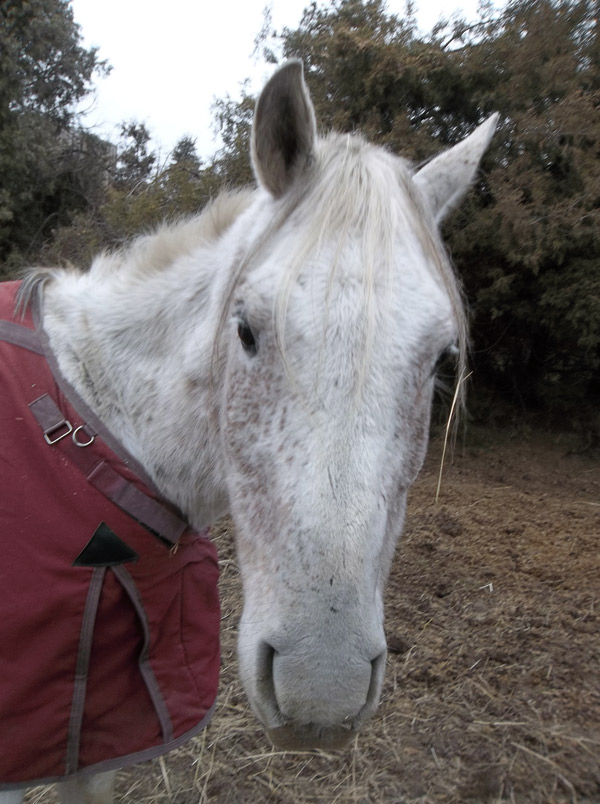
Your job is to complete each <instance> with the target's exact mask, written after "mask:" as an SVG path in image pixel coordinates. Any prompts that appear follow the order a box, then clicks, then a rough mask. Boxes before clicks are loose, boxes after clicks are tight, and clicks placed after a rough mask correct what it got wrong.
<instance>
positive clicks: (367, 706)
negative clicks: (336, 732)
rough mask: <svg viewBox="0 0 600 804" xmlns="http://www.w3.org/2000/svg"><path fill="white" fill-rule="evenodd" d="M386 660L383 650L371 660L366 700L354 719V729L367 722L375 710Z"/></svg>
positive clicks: (385, 651) (385, 650)
mask: <svg viewBox="0 0 600 804" xmlns="http://www.w3.org/2000/svg"><path fill="white" fill-rule="evenodd" d="M386 658H387V649H384V650H382V651H381V653H380V654H379V656H376V657H375V658H374V659H372V660H371V681H370V683H369V689H368V691H367V700H366V701H365V703H364V705H363V706H362V708H361V710H360V712H359V713H358V715H357V717H356V721H355V726H356V727H358V726H360V725H361V724H362V723H364V722H365V721H366V720H368V719H369V718H370V717H371V715H372V714H373V713H374V712H375V710H376V709H377V705H378V703H379V696H380V694H381V687H382V686H383V677H384V675H385V662H386Z"/></svg>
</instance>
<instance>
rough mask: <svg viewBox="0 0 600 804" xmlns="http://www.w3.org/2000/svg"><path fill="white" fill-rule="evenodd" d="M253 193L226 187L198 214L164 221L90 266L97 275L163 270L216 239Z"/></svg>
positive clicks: (232, 221) (235, 217)
mask: <svg viewBox="0 0 600 804" xmlns="http://www.w3.org/2000/svg"><path fill="white" fill-rule="evenodd" d="M251 197H252V191H251V190H238V191H224V192H222V193H221V194H220V195H218V196H217V197H216V198H215V199H213V200H212V201H210V202H209V203H208V204H207V206H206V207H204V209H203V210H202V212H201V213H200V214H199V215H194V216H193V217H190V218H184V219H181V220H178V221H175V222H165V223H162V224H160V225H159V226H158V227H157V228H156V229H155V230H154V231H153V232H151V233H149V234H144V235H140V236H139V237H136V238H135V239H134V240H132V241H131V242H130V243H129V244H127V245H126V246H125V247H124V248H122V249H119V250H117V251H115V252H104V253H102V254H100V255H99V256H98V257H96V258H95V259H94V261H93V262H92V266H91V269H90V270H91V271H92V272H93V273H95V274H98V275H102V274H106V273H112V272H113V271H122V272H123V273H127V274H129V275H131V276H144V275H147V274H149V273H153V272H156V271H162V270H164V269H165V268H168V267H169V266H170V265H172V264H173V263H174V262H176V261H177V260H178V259H180V258H181V257H185V256H186V255H188V254H191V253H192V252H193V251H194V250H195V249H196V248H198V247H199V246H202V245H210V244H212V243H214V242H216V241H217V240H218V239H219V238H220V237H221V235H222V234H223V233H224V232H226V231H227V229H229V227H230V226H231V225H232V223H234V221H235V220H237V218H238V217H239V216H240V215H241V214H242V212H244V210H245V209H246V208H247V207H248V205H249V203H250V199H251Z"/></svg>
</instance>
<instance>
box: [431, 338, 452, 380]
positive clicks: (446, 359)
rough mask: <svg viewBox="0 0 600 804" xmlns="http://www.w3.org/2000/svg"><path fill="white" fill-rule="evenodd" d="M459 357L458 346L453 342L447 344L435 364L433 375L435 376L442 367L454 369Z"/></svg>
mask: <svg viewBox="0 0 600 804" xmlns="http://www.w3.org/2000/svg"><path fill="white" fill-rule="evenodd" d="M457 357H458V348H457V347H456V346H455V345H454V344H452V345H451V346H447V347H446V348H445V349H444V351H443V352H442V353H441V354H440V355H439V357H438V359H437V360H436V362H435V365H434V367H433V369H432V371H431V376H432V377H435V376H436V374H438V373H439V372H440V370H441V369H453V368H454V365H455V363H456V358H457Z"/></svg>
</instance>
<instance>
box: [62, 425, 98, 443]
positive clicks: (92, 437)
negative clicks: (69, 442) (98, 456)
mask: <svg viewBox="0 0 600 804" xmlns="http://www.w3.org/2000/svg"><path fill="white" fill-rule="evenodd" d="M80 430H85V424H80V425H79V427H76V428H75V430H74V431H73V435H72V439H73V443H74V444H75V446H76V447H89V446H90V444H93V443H94V439H95V438H96V436H95V435H89V434H88V433H86V435H87V436H88V440H87V441H78V440H77V433H78V432H79V431H80ZM66 435H68V433H67V434H66Z"/></svg>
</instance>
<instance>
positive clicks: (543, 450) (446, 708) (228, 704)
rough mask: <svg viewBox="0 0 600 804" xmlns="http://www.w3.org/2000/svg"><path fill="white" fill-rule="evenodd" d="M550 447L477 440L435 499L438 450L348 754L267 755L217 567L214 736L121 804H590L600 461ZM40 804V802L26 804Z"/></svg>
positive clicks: (228, 577) (599, 603) (141, 780)
mask: <svg viewBox="0 0 600 804" xmlns="http://www.w3.org/2000/svg"><path fill="white" fill-rule="evenodd" d="M574 447H576V442H574V441H572V440H571V439H569V438H567V437H564V436H563V437H559V436H556V435H551V434H539V433H538V434H531V433H530V434H529V435H524V434H523V433H520V434H519V435H513V436H509V435H506V434H501V433H498V432H492V431H490V430H481V431H471V432H470V435H469V440H468V443H467V444H466V445H463V446H462V447H460V446H459V447H457V449H456V450H455V453H454V458H453V463H452V464H451V465H450V464H446V467H445V469H444V477H443V483H442V489H441V495H440V499H439V502H438V503H437V504H436V502H435V491H436V485H437V477H438V471H439V464H440V454H441V443H440V442H439V441H434V442H433V443H432V446H431V449H430V454H429V457H428V459H427V463H426V466H425V468H424V470H423V472H422V474H421V477H420V479H419V480H418V482H417V484H416V485H415V487H414V489H413V491H412V493H411V498H410V505H409V514H408V518H407V523H406V529H405V533H404V537H403V539H402V541H401V544H400V546H399V548H398V551H397V555H396V560H395V563H394V568H393V571H392V575H391V578H390V582H389V585H388V589H387V595H386V601H387V617H386V622H387V633H388V641H389V648H390V654H389V658H388V666H387V672H386V685H385V689H384V693H383V697H382V702H381V705H380V708H379V711H378V713H377V714H376V716H375V717H374V719H373V721H372V722H371V723H370V724H369V725H368V726H367V727H366V728H365V730H364V731H363V732H361V734H360V735H359V736H358V737H357V739H356V741H355V743H354V744H353V746H351V747H350V748H348V749H346V750H344V751H340V752H332V753H331V754H328V753H323V752H311V753H282V752H276V751H273V750H272V749H271V748H270V746H269V744H268V742H267V741H266V738H265V737H264V736H263V734H262V732H261V730H260V728H259V727H258V725H257V724H256V722H255V721H254V719H253V718H252V716H251V715H250V714H249V712H248V708H247V704H246V702H245V698H244V696H243V693H242V692H241V690H240V688H239V685H238V681H237V675H236V661H235V626H236V622H237V618H238V616H239V613H240V608H241V606H240V589H239V579H238V577H237V570H236V567H235V559H234V553H233V549H232V545H231V534H230V533H229V532H228V529H227V527H224V528H222V529H221V530H220V532H219V533H218V534H217V539H218V544H219V550H220V553H221V557H222V580H221V583H222V593H223V675H222V683H221V692H220V699H219V704H218V708H217V711H216V714H215V716H214V719H213V722H212V724H211V725H210V726H209V728H208V729H207V730H206V731H205V732H204V733H203V735H202V736H201V737H199V738H198V739H196V740H194V741H191V742H190V743H189V744H188V745H186V746H185V747H184V748H183V749H180V750H179V751H177V752H173V753H172V754H170V755H168V756H167V757H165V758H164V760H161V761H156V762H154V763H148V764H146V765H140V766H138V767H136V768H133V769H130V770H129V771H127V772H123V773H121V774H120V775H119V781H118V796H117V801H119V802H132V804H134V803H135V804H149V802H171V804H202V802H215V804H226V803H227V804H229V802H231V803H232V804H233V803H234V802H235V803H236V804H237V803H238V802H244V803H245V802H252V803H253V804H254V803H255V802H256V803H260V802H265V804H267V803H268V804H279V803H281V804H288V802H289V804H298V803H299V802H307V803H308V802H327V803H328V804H333V803H334V802H338V803H339V804H351V803H352V804H379V803H380V802H381V804H384V803H385V804H416V802H419V803H420V804H437V802H444V804H454V803H456V804H458V803H459V802H460V803H462V802H503V801H511V802H518V803H519V804H520V803H521V802H536V803H537V802H539V804H547V803H549V802H581V803H582V804H583V803H586V802H587V803H591V802H600V672H599V668H600V553H599V549H598V547H599V541H600V461H599V460H598V456H597V455H596V456H595V458H594V456H592V455H590V454H588V453H582V454H576V453H575V452H573V449H574ZM28 800H29V801H31V802H51V801H53V800H54V799H53V796H52V794H51V793H50V792H48V791H47V790H43V789H38V790H37V791H36V792H35V793H34V794H33V795H30V798H29V799H28Z"/></svg>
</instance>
